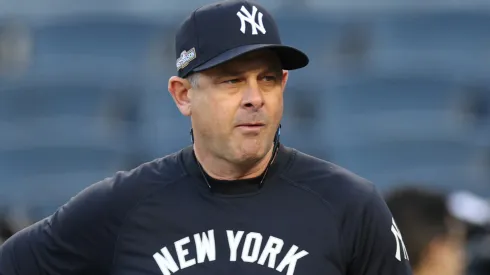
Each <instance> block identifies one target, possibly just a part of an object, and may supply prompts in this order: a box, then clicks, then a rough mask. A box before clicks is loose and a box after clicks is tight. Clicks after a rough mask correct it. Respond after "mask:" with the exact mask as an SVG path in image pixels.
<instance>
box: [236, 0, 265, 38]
mask: <svg viewBox="0 0 490 275" xmlns="http://www.w3.org/2000/svg"><path fill="white" fill-rule="evenodd" d="M236 15H238V18H240V23H241V27H240V31H241V32H242V33H243V34H245V30H246V26H245V22H248V23H249V24H250V27H251V28H252V35H257V34H258V32H257V30H259V31H260V32H261V33H262V34H265V33H266V31H265V28H264V23H263V22H262V16H264V15H263V14H262V13H261V12H259V17H258V22H255V17H256V15H257V8H256V7H255V6H253V8H252V14H250V12H249V11H248V10H247V9H246V8H245V7H244V6H242V8H241V9H240V11H239V12H237V14H236Z"/></svg>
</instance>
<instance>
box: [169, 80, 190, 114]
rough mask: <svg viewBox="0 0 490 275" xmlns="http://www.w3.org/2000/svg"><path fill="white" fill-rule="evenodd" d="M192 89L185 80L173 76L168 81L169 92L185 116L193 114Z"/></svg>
mask: <svg viewBox="0 0 490 275" xmlns="http://www.w3.org/2000/svg"><path fill="white" fill-rule="evenodd" d="M190 89H191V85H190V83H189V81H187V80H186V79H184V78H181V77H177V76H172V77H171V78H170V79H169V80H168V91H169V92H170V95H171V96H172V98H173V99H174V101H175V104H176V105H177V108H178V109H179V111H180V112H181V113H182V114H183V115H184V116H190V115H191V113H192V112H191V97H190V93H189V90H190Z"/></svg>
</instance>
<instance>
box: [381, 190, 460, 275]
mask: <svg viewBox="0 0 490 275" xmlns="http://www.w3.org/2000/svg"><path fill="white" fill-rule="evenodd" d="M386 203H387V204H388V207H389V208H390V210H391V212H392V214H393V216H394V218H395V220H396V223H397V225H398V228H399V230H400V232H401V233H402V235H403V240H404V242H405V246H406V248H407V252H408V256H409V259H410V263H411V265H412V269H413V272H414V275H429V274H430V275H439V274H440V275H463V274H466V273H465V272H466V264H467V259H466V258H467V256H466V238H467V228H466V225H465V223H464V222H462V221H460V220H459V219H457V218H456V217H454V216H453V215H452V214H451V213H450V211H449V208H448V206H447V199H446V196H445V195H444V194H442V193H439V192H436V191H431V190H428V189H424V188H416V187H406V188H397V189H395V190H393V191H391V192H390V193H388V194H387V196H386Z"/></svg>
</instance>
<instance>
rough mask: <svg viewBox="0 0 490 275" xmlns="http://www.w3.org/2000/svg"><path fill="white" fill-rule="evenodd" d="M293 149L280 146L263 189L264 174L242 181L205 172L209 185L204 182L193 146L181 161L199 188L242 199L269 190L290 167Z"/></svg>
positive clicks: (189, 147) (183, 153)
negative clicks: (219, 178)
mask: <svg viewBox="0 0 490 275" xmlns="http://www.w3.org/2000/svg"><path fill="white" fill-rule="evenodd" d="M292 155H293V154H292V149H290V148H287V147H285V146H283V145H282V144H280V145H279V148H278V149H277V155H276V158H275V159H274V161H273V162H272V163H271V165H270V167H269V170H268V171H267V175H266V177H265V179H264V182H263V186H262V188H259V184H260V181H261V180H262V177H263V174H261V175H260V176H258V177H255V178H250V179H242V180H217V179H214V178H212V177H210V176H209V175H208V174H207V173H205V172H204V176H206V177H207V180H208V183H209V185H210V186H208V185H207V183H206V181H205V180H204V177H203V173H202V172H201V169H200V168H199V164H198V161H197V159H196V157H195V154H194V148H193V146H192V145H191V146H188V147H186V148H184V149H183V150H182V154H181V161H182V164H183V166H184V169H185V170H186V172H187V173H188V174H189V175H191V176H192V177H193V178H195V179H197V181H196V182H197V185H198V187H199V188H200V189H201V190H203V191H205V192H207V193H209V194H214V195H218V196H228V197H229V196H231V197H236V196H238V197H241V196H247V195H254V194H258V193H260V192H261V191H262V190H263V189H264V188H267V187H268V185H269V184H270V183H272V182H273V179H274V178H275V177H276V176H277V175H278V174H279V173H280V172H281V171H282V170H283V169H285V167H286V166H287V165H288V163H289V160H290V159H291V156H292Z"/></svg>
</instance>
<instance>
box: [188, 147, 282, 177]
mask: <svg viewBox="0 0 490 275" xmlns="http://www.w3.org/2000/svg"><path fill="white" fill-rule="evenodd" d="M272 151H273V148H271V149H270V150H269V151H268V152H267V154H266V155H265V156H264V157H263V158H262V159H260V160H258V161H255V162H252V163H241V164H237V163H230V162H229V161H227V160H225V159H223V158H220V157H217V156H215V155H213V154H212V153H210V152H207V151H206V150H205V149H203V148H201V147H200V146H196V144H194V153H195V154H196V158H197V161H199V163H200V164H201V166H202V167H203V169H204V171H206V173H207V174H208V175H209V176H210V177H212V178H214V179H217V180H239V179H250V178H255V177H258V176H260V175H261V174H262V173H264V171H265V169H266V168H267V165H268V164H269V161H270V159H271V158H272Z"/></svg>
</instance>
